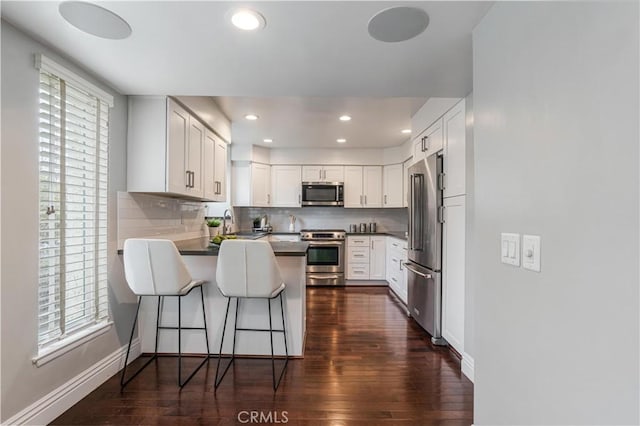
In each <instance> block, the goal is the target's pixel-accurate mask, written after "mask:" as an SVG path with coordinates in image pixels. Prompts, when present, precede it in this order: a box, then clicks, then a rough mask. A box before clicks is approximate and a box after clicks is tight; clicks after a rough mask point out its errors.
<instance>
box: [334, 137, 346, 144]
mask: <svg viewBox="0 0 640 426" xmlns="http://www.w3.org/2000/svg"><path fill="white" fill-rule="evenodd" d="M346 141H347V140H346V139H342V138H340V139H336V142H338V143H345V142H346Z"/></svg>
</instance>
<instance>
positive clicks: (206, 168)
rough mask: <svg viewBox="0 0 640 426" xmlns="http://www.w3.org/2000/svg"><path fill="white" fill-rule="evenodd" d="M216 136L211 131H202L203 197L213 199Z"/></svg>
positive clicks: (214, 189)
mask: <svg viewBox="0 0 640 426" xmlns="http://www.w3.org/2000/svg"><path fill="white" fill-rule="evenodd" d="M215 158H216V138H215V136H214V135H213V133H212V132H210V131H208V130H207V131H206V132H205V133H204V154H203V156H202V175H203V176H204V181H203V187H204V198H206V199H207V200H213V199H214V198H215V197H216V189H217V185H216V182H215V166H216V159H215Z"/></svg>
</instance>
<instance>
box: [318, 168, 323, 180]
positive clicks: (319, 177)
mask: <svg viewBox="0 0 640 426" xmlns="http://www.w3.org/2000/svg"><path fill="white" fill-rule="evenodd" d="M318 180H322V169H320V170H318Z"/></svg>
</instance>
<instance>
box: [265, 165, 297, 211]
mask: <svg viewBox="0 0 640 426" xmlns="http://www.w3.org/2000/svg"><path fill="white" fill-rule="evenodd" d="M301 177H302V171H301V168H300V166H271V194H272V195H273V197H272V198H271V200H270V201H271V203H270V205H271V207H301V206H302V193H301V191H302V186H301V184H300V182H301V180H300V179H301Z"/></svg>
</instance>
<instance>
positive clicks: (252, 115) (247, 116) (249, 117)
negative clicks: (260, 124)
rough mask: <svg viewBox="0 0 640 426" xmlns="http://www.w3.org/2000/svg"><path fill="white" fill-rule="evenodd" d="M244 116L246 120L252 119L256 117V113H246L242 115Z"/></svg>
mask: <svg viewBox="0 0 640 426" xmlns="http://www.w3.org/2000/svg"><path fill="white" fill-rule="evenodd" d="M244 118H246V119H247V120H250V121H254V120H257V119H258V116H257V115H256V114H247V115H245V116H244Z"/></svg>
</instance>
